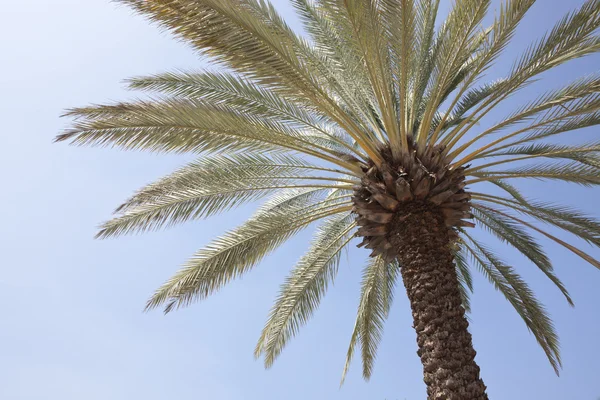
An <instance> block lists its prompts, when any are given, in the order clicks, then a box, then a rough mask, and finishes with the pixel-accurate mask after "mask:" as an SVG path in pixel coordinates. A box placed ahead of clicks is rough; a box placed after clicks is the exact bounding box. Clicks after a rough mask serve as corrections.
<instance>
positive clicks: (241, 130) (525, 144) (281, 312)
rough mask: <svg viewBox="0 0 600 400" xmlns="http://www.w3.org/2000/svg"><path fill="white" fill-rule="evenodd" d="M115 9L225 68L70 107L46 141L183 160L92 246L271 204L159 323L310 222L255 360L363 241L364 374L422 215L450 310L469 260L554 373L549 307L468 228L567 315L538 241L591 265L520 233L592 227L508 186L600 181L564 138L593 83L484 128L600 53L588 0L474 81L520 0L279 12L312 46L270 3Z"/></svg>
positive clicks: (186, 276) (599, 227) (413, 1)
mask: <svg viewBox="0 0 600 400" xmlns="http://www.w3.org/2000/svg"><path fill="white" fill-rule="evenodd" d="M119 2H120V3H124V4H126V5H128V6H130V7H132V8H133V9H134V10H135V11H137V12H138V13H140V14H142V15H145V16H147V17H148V18H149V19H151V20H153V21H154V22H156V23H158V24H159V25H160V26H161V27H163V28H164V29H167V30H168V31H170V32H173V33H174V34H175V35H176V36H177V37H178V38H180V39H182V40H184V41H185V42H187V43H189V44H190V45H192V46H193V48H194V49H196V50H197V51H199V52H201V53H202V54H205V55H208V56H209V57H210V58H211V59H212V60H214V61H216V62H218V63H219V64H220V65H222V66H224V67H226V68H227V71H231V72H211V71H200V72H167V73H162V74H158V75H153V76H144V77H137V78H133V79H130V80H129V81H128V85H129V87H131V88H133V89H138V90H144V91H148V92H151V93H154V94H156V95H155V96H154V97H150V98H149V99H148V100H146V101H135V102H130V103H118V104H111V105H94V106H90V107H82V108H75V109H72V110H69V111H68V112H67V114H66V115H68V116H70V117H73V119H74V120H73V123H72V126H71V128H69V129H68V130H67V131H66V132H64V133H63V134H61V135H59V136H58V137H57V140H59V141H62V140H68V141H71V142H72V143H74V144H76V145H99V146H113V147H118V148H122V149H129V150H133V149H136V150H138V149H139V150H147V151H155V152H163V153H165V152H172V153H173V152H175V153H193V154H197V155H198V159H197V160H196V161H194V162H192V163H190V164H188V165H186V166H184V167H183V168H181V169H180V170H178V171H175V172H174V173H172V174H171V175H169V176H167V177H165V178H162V179H160V180H159V181H157V182H155V183H152V184H150V185H148V186H146V187H144V188H142V189H140V190H139V191H138V192H136V193H135V194H134V195H133V196H132V197H131V198H129V199H128V200H126V201H125V202H124V203H123V204H122V205H121V206H119V207H118V208H117V210H116V211H115V213H116V215H115V217H114V218H113V219H111V220H110V221H108V222H106V223H105V224H104V225H102V227H101V229H100V231H99V233H98V237H100V238H108V237H114V236H118V235H122V234H129V233H135V232H143V231H147V230H151V229H159V228H163V227H167V226H171V225H174V224H177V223H182V222H185V221H189V220H197V219H204V218H208V217H210V216H212V215H215V214H218V213H221V212H224V211H227V210H230V209H232V208H233V207H236V206H239V205H241V204H244V203H248V202H253V201H257V200H260V199H264V198H266V197H270V198H269V199H268V200H267V201H266V202H265V203H264V204H262V205H261V206H260V207H259V209H258V210H257V211H256V213H255V214H254V215H253V216H252V217H251V218H250V219H249V220H248V221H247V222H245V223H244V224H242V225H241V226H240V227H238V228H236V229H233V230H231V231H229V232H226V233H225V234H223V235H222V236H220V237H219V238H217V239H215V240H214V241H213V242H212V243H210V244H209V245H208V246H206V247H205V248H203V249H201V250H199V251H198V252H197V253H196V254H195V255H194V256H193V257H192V258H191V259H190V260H189V261H188V262H187V263H186V264H185V265H184V266H183V268H182V269H181V270H180V271H179V272H177V273H176V274H175V275H174V276H173V277H172V278H170V279H169V280H168V281H167V282H166V283H165V284H164V285H162V286H161V287H160V288H159V289H158V290H157V291H156V293H155V294H154V295H153V296H152V297H151V299H150V300H149V301H148V303H147V308H148V309H152V308H155V307H159V306H164V307H165V311H166V312H169V311H171V310H173V309H176V308H178V307H182V306H187V305H189V304H191V303H192V302H194V301H197V300H201V299H203V298H205V297H207V296H209V295H210V294H212V293H214V292H215V291H217V290H218V289H220V288H221V287H223V286H224V285H225V284H227V283H228V282H230V281H231V280H232V279H235V278H237V277H240V276H242V275H243V274H245V273H247V272H249V271H250V270H252V269H253V268H254V267H255V266H257V265H258V264H259V263H260V261H261V260H262V259H263V258H264V257H265V256H266V255H267V254H269V253H270V252H272V251H274V250H275V249H276V248H277V247H279V246H280V245H281V244H283V243H284V242H285V241H286V240H288V239H289V238H291V237H292V236H294V235H295V234H296V233H298V232H299V231H301V230H302V229H305V228H307V227H308V226H311V225H312V223H313V222H316V221H321V224H320V225H319V227H318V229H317V232H316V234H315V236H314V239H313V242H312V244H311V246H310V248H309V250H308V251H307V253H306V254H305V256H303V257H302V258H301V259H300V261H299V262H298V263H297V264H296V266H295V267H294V268H293V270H292V272H291V274H290V276H289V277H288V278H287V279H286V281H285V282H284V284H283V286H282V288H281V292H280V294H279V296H278V297H277V299H276V302H275V305H274V307H273V309H272V310H271V313H270V315H269V318H268V321H267V323H266V326H265V328H264V330H263V332H262V335H261V337H260V339H259V342H258V344H257V347H256V350H255V353H256V355H257V356H264V359H265V363H266V365H271V364H272V363H273V361H274V360H275V358H276V357H277V356H278V355H279V354H280V352H281V351H282V349H283V348H284V346H285V344H286V343H287V342H288V340H289V339H290V338H292V337H293V336H294V335H295V334H296V333H297V332H298V329H299V328H300V327H301V326H302V325H303V324H304V323H305V322H306V321H307V320H308V319H309V318H310V316H311V315H312V313H313V312H314V310H315V309H316V308H317V307H318V305H319V302H320V300H321V298H322V296H323V295H324V294H325V292H326V290H327V288H328V286H329V285H330V284H331V282H332V281H333V280H334V278H335V276H336V272H337V270H338V268H339V265H340V254H341V252H342V251H343V249H344V248H346V247H347V246H349V245H351V244H352V243H355V244H356V243H357V242H355V241H354V239H355V238H357V237H360V238H362V242H361V245H362V246H365V247H367V248H369V249H370V250H371V251H372V253H371V258H370V260H369V262H368V264H367V265H366V266H365V269H364V274H363V281H362V290H361V294H360V303H359V309H358V315H357V319H356V324H355V329H354V332H353V333H352V339H351V343H350V346H349V350H348V357H347V364H346V368H345V370H344V374H345V371H346V370H347V368H348V365H349V362H350V360H351V359H352V357H353V354H354V351H355V348H356V346H359V347H360V351H361V357H362V360H363V374H364V376H365V377H366V378H368V377H370V375H371V373H372V368H373V362H374V359H375V353H376V350H377V344H378V342H379V340H380V338H381V334H382V329H383V324H384V321H385V319H386V317H387V315H388V312H389V310H390V305H391V302H392V299H393V294H394V291H395V285H396V281H397V277H398V274H399V270H400V269H401V268H402V263H401V262H400V261H399V260H400V259H401V258H399V257H398V250H397V249H398V246H400V245H401V244H398V243H396V242H395V241H394V239H393V238H394V237H395V236H392V235H391V232H392V231H393V232H394V234H396V231H395V230H394V229H397V228H395V227H397V226H401V225H402V224H403V223H404V224H406V226H409V227H410V226H413V225H414V224H418V223H419V221H423V219H422V218H421V216H422V215H425V214H424V213H429V214H428V215H430V216H431V218H432V221H434V222H435V221H437V222H439V223H440V224H442V225H443V226H445V228H444V232H443V235H446V236H444V237H446V238H447V239H448V241H449V246H450V249H451V252H452V254H453V256H454V262H455V265H456V273H457V276H458V279H459V282H460V284H461V286H460V289H461V295H462V302H463V303H462V305H463V307H464V308H465V309H466V310H468V309H469V293H470V291H472V277H471V270H472V268H473V267H475V268H477V269H478V270H479V271H481V272H482V273H483V274H484V275H485V276H486V277H487V279H488V280H489V281H490V282H491V283H492V284H493V285H494V286H495V287H496V289H497V290H499V291H500V292H501V293H502V294H503V295H504V296H505V297H506V299H507V300H508V301H509V302H510V303H511V304H512V306H513V307H514V308H515V310H516V311H517V312H518V313H519V315H520V316H521V317H522V318H523V320H524V322H525V324H526V325H527V327H528V328H529V330H530V331H531V332H532V333H533V334H534V336H535V338H536V339H537V341H538V343H539V344H540V346H541V347H542V349H543V350H544V352H545V353H546V355H547V357H548V359H549V361H550V363H551V364H552V366H553V367H554V369H555V370H556V371H557V373H558V370H559V368H560V364H561V361H560V355H559V343H558V337H557V335H556V332H555V329H554V327H553V324H552V322H551V320H550V318H549V317H548V314H547V312H546V310H545V309H544V307H543V306H542V304H541V303H540V302H539V301H538V300H537V299H536V297H535V295H534V294H533V293H532V291H531V289H530V288H529V287H528V285H527V284H526V283H525V282H524V280H523V279H522V278H521V277H520V276H519V274H518V271H517V268H514V267H513V266H511V265H509V264H507V263H506V262H504V261H503V260H502V259H501V258H500V257H499V256H498V255H497V254H495V253H494V252H493V251H492V250H491V247H490V246H488V245H487V244H484V243H482V242H481V241H480V240H478V239H477V235H476V231H473V230H472V229H471V228H472V227H474V226H478V227H481V228H484V229H486V230H487V231H489V232H491V233H492V234H493V235H495V236H496V237H497V238H498V239H499V240H500V241H501V242H503V243H504V244H506V245H509V246H512V247H514V248H515V249H517V250H518V251H519V252H521V253H522V254H523V255H524V256H525V257H526V258H527V259H529V260H530V261H531V262H532V263H533V264H534V265H536V266H537V267H538V268H539V269H540V270H541V271H542V273H544V274H545V275H546V276H547V277H548V278H549V279H550V280H551V281H552V282H553V283H554V284H555V285H556V286H557V287H558V289H559V290H560V291H561V292H562V294H563V295H564V297H565V298H566V300H567V301H568V302H569V303H570V304H572V300H571V298H570V296H569V294H568V292H567V290H566V288H565V287H564V286H563V284H562V283H561V281H560V280H559V278H558V277H557V276H556V275H555V274H554V271H553V267H552V263H551V260H550V259H549V258H548V257H547V255H546V254H545V252H544V250H543V248H542V246H541V245H540V244H539V243H538V241H537V237H539V236H542V237H545V238H547V239H549V240H551V241H552V242H554V243H556V244H558V245H560V246H562V247H564V248H565V249H566V250H568V251H570V252H572V253H574V254H576V255H578V256H579V257H581V259H583V260H584V261H586V262H588V263H590V264H592V265H593V266H595V267H597V268H600V262H599V261H598V260H596V259H594V258H592V257H591V256H590V255H588V254H587V253H585V252H584V251H582V250H581V249H580V248H578V247H577V246H575V245H573V244H571V243H572V242H571V239H569V240H568V241H567V240H563V239H560V238H558V237H556V236H554V235H553V234H551V233H549V232H548V231H547V230H546V229H545V228H544V227H539V226H538V225H537V223H534V222H533V221H534V220H535V221H536V222H541V223H543V224H546V225H548V226H553V227H555V228H559V229H562V230H564V231H566V232H567V233H569V234H571V238H572V239H577V240H578V239H583V240H584V241H586V242H588V243H590V244H592V245H594V246H600V221H598V220H597V219H596V218H594V217H592V216H589V215H586V214H584V213H582V212H580V211H578V210H577V209H573V208H570V207H566V206H562V205H558V204H554V203H552V202H551V201H548V200H546V199H543V200H531V199H527V198H525V197H524V196H523V195H522V194H521V193H520V192H519V190H518V189H517V187H516V186H513V181H517V180H520V179H524V178H528V179H541V180H546V181H564V182H571V183H576V184H580V185H585V186H593V185H598V184H600V158H599V157H598V152H599V151H600V142H598V141H596V142H589V143H576V137H575V136H574V134H575V131H576V130H579V129H582V128H586V127H590V126H595V125H597V124H598V123H600V94H599V93H600V75H598V74H597V73H593V74H590V75H588V76H585V77H581V78H578V79H574V80H573V81H572V82H571V83H569V84H567V85H565V86H563V87H560V88H559V89H553V90H548V91H546V92H545V93H543V94H541V95H539V96H537V97H535V98H533V99H531V100H530V101H529V102H526V103H524V104H519V105H515V106H514V107H513V106H511V108H512V111H511V112H510V113H509V114H507V115H505V116H504V118H502V119H500V120H498V121H496V122H493V123H488V122H487V119H485V117H486V115H489V113H490V112H491V111H492V110H495V109H496V107H497V106H498V105H504V104H510V100H511V99H512V98H513V95H514V94H515V93H517V92H518V91H519V90H521V89H522V88H524V87H526V86H527V85H529V84H531V83H532V82H533V81H535V80H537V79H540V78H541V77H542V75H543V73H544V72H546V71H548V70H550V69H552V68H555V67H557V66H560V65H562V64H564V63H566V62H569V61H571V60H574V59H577V58H581V57H584V56H587V55H590V54H593V53H595V52H597V51H598V50H599V49H600V37H599V36H598V27H599V26H600V1H598V0H588V1H586V2H585V3H583V5H581V6H580V7H579V8H578V9H576V10H574V11H573V12H571V13H569V14H568V15H566V16H565V17H564V18H563V19H561V20H560V21H558V22H557V23H556V24H555V25H554V26H553V27H552V28H551V29H550V30H549V31H548V33H547V34H546V35H544V36H543V37H542V38H539V39H538V40H536V41H534V42H533V43H532V44H531V45H530V46H529V47H528V48H527V49H526V50H525V51H524V52H523V53H522V54H520V55H518V56H516V57H513V58H514V60H515V61H514V64H513V66H512V68H511V69H510V71H509V72H508V74H507V75H506V76H504V77H502V78H499V79H498V78H496V79H493V77H490V76H489V75H490V71H491V67H492V65H493V64H494V62H495V61H496V60H497V59H498V58H499V57H500V56H501V55H503V51H504V50H505V48H506V47H507V45H508V44H509V42H510V40H511V39H512V38H513V36H514V34H515V30H516V29H517V26H518V25H519V23H520V22H521V21H522V20H523V18H524V17H525V15H526V13H527V12H528V10H529V9H530V8H531V6H532V5H533V3H534V2H535V1H534V0H508V1H505V2H503V4H502V6H501V7H500V9H499V10H497V11H496V14H495V18H494V20H493V22H492V24H491V25H490V26H484V25H483V22H482V21H483V19H484V17H485V16H486V14H487V13H488V12H489V8H490V1H489V0H487V1H485V0H484V1H481V0H461V1H456V2H455V4H454V6H453V8H452V9H451V10H450V12H449V14H448V16H447V18H446V20H445V21H443V23H441V24H436V17H437V16H438V6H439V0H438V1H435V0H314V1H310V0H291V2H292V4H293V6H294V8H295V9H296V11H297V13H298V14H299V15H300V17H301V19H302V22H303V24H304V29H305V31H306V33H307V35H308V36H307V37H303V36H300V35H298V34H297V33H295V32H294V31H293V30H292V29H291V28H290V27H289V26H288V25H287V24H286V22H285V21H284V20H283V19H282V18H281V17H280V16H279V14H278V13H277V12H276V10H275V9H274V8H273V7H272V5H270V4H269V3H268V2H265V1H259V0H120V1H119ZM436 26H437V28H436ZM504 56H507V54H504ZM571 137H573V141H572V142H573V143H571V140H570V139H571ZM557 138H568V139H569V144H559V143H557V142H556V141H554V142H553V140H555V139H557ZM491 187H495V189H494V191H490V190H489V189H490V188H491ZM486 188H487V189H486ZM500 191H501V192H502V194H494V193H500ZM415 215H419V219H418V220H416V219H414V218H413V216H415ZM411 218H412V219H411ZM413 220H414V221H413ZM399 237H402V236H401V235H400V236H399Z"/></svg>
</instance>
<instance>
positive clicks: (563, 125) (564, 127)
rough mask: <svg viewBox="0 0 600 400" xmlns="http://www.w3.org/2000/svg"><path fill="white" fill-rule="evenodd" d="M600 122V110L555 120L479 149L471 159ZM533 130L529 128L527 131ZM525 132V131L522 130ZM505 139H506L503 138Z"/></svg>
mask: <svg viewBox="0 0 600 400" xmlns="http://www.w3.org/2000/svg"><path fill="white" fill-rule="evenodd" d="M599 124H600V112H593V113H590V114H584V115H580V116H575V117H570V118H568V119H566V120H565V121H560V122H555V123H553V124H550V125H549V126H541V127H539V128H537V129H533V132H530V133H529V134H527V135H525V136H524V137H523V138H521V139H518V140H515V141H513V142H509V143H506V144H503V145H494V146H491V148H489V149H488V150H482V151H478V152H477V154H475V155H473V156H472V157H471V159H473V160H476V159H478V158H485V157H488V156H492V155H494V154H495V153H496V152H499V151H502V150H504V149H507V148H510V147H512V146H517V145H521V144H523V143H529V142H532V141H536V140H541V139H545V138H548V137H551V136H554V135H558V134H561V133H565V132H571V131H574V130H578V129H583V128H588V127H590V126H595V125H599ZM530 130H532V129H531V128H528V129H527V131H530ZM520 133H523V132H520ZM502 141H504V140H502Z"/></svg>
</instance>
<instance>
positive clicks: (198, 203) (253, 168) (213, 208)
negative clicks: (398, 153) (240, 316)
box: [98, 155, 356, 238]
mask: <svg viewBox="0 0 600 400" xmlns="http://www.w3.org/2000/svg"><path fill="white" fill-rule="evenodd" d="M311 172H312V173H315V172H317V173H323V172H326V173H330V174H331V173H332V172H336V173H339V172H341V171H335V170H330V169H327V168H323V167H318V166H316V165H312V164H310V163H309V162H307V161H305V160H303V159H301V158H298V157H292V156H287V155H281V156H271V157H265V156H258V155H232V156H229V157H228V156H221V155H215V156H207V157H203V158H202V159H200V160H198V161H195V162H192V163H190V164H188V165H186V166H185V167H183V168H181V169H180V170H178V171H175V172H174V173H173V174H171V175H169V176H167V177H165V178H163V179H160V180H159V181H157V182H155V183H152V184H150V185H148V186H146V187H144V188H142V189H141V190H139V191H138V192H137V193H136V194H135V195H134V196H132V197H131V198H130V199H128V200H127V201H126V202H125V203H123V204H122V205H121V206H120V207H119V208H117V210H116V213H118V216H117V217H115V218H114V219H112V220H110V221H108V222H106V223H105V224H103V225H102V228H101V230H100V232H99V233H98V237H100V238H106V237H111V236H116V235H122V234H127V233H133V232H142V231H147V230H154V229H159V228H161V227H163V226H165V225H166V226H172V225H174V224H178V223H182V222H185V221H188V220H191V219H201V218H207V217H210V216H212V215H215V214H218V213H221V212H224V211H227V210H230V209H231V208H234V207H237V206H239V205H241V204H244V203H247V202H250V201H255V200H258V199H260V198H263V197H265V196H267V195H269V194H271V193H273V192H274V191H276V190H280V189H285V188H293V187H305V188H314V189H319V188H327V187H337V186H338V185H339V184H343V183H344V182H345V183H346V184H349V183H352V182H356V181H352V180H348V179H346V178H339V177H334V176H329V177H328V176H311V175H309V174H310V173H311ZM319 180H326V181H330V182H331V183H330V184H319V183H317V181H319Z"/></svg>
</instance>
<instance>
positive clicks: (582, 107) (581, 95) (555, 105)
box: [451, 75, 600, 164]
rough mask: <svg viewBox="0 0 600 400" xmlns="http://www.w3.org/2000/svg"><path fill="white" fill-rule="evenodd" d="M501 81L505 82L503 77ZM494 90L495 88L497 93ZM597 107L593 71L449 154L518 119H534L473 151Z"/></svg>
mask: <svg viewBox="0 0 600 400" xmlns="http://www.w3.org/2000/svg"><path fill="white" fill-rule="evenodd" d="M503 82H504V84H506V81H503ZM497 92H498V90H497V91H496V93H497ZM598 108H600V77H599V76H597V75H594V76H591V77H587V78H583V79H579V80H578V81H576V82H574V83H572V84H570V85H567V86H565V87H563V88H561V89H558V90H553V91H551V92H548V93H545V94H543V95H541V96H539V97H538V98H537V99H536V100H534V101H533V102H531V103H529V104H527V105H525V106H523V107H521V108H520V109H518V110H517V111H515V112H513V113H512V114H511V115H509V116H508V117H506V118H505V119H504V120H503V121H501V122H499V123H497V124H495V125H493V126H492V127H490V128H488V129H486V130H485V131H484V132H482V133H480V134H478V135H477V136H475V137H474V138H473V139H471V140H470V141H468V142H467V143H465V144H464V145H462V146H461V147H460V148H458V149H457V150H456V151H454V152H453V153H451V154H452V156H456V155H458V154H460V153H461V152H462V151H464V150H465V149H467V148H468V147H469V146H471V145H473V144H474V143H476V142H477V141H478V140H481V139H482V138H484V137H486V136H488V135H490V134H492V133H494V132H497V131H499V130H502V129H506V128H508V127H511V126H513V125H517V124H519V123H523V122H527V121H533V122H532V123H531V124H530V125H529V126H527V127H524V128H521V129H518V130H516V131H514V132H511V133H509V134H506V135H504V136H502V137H500V138H499V139H496V140H494V141H493V142H491V143H489V144H486V145H485V146H482V147H481V148H479V149H478V150H477V152H476V153H475V154H478V153H481V152H484V151H486V150H488V149H490V148H493V147H494V146H497V145H498V144H499V143H502V142H504V141H506V140H508V139H511V138H513V137H515V136H518V135H521V134H523V133H526V132H529V131H531V130H534V129H538V128H543V127H547V126H548V125H555V124H556V123H560V122H563V121H568V120H570V119H572V118H575V117H579V116H582V115H586V114H588V113H591V112H594V111H596V110H597V109H598ZM536 117H537V118H536ZM473 158H474V157H473V155H470V157H468V159H473ZM458 164H461V162H460V161H459V162H458Z"/></svg>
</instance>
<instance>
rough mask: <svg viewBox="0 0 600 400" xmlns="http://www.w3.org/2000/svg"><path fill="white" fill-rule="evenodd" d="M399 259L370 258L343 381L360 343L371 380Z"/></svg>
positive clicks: (365, 272) (366, 374)
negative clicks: (388, 262) (386, 260)
mask: <svg viewBox="0 0 600 400" xmlns="http://www.w3.org/2000/svg"><path fill="white" fill-rule="evenodd" d="M398 273H399V266H398V263H397V261H394V262H392V263H391V264H387V263H386V262H385V261H384V260H383V259H382V258H381V257H376V258H371V259H370V260H369V263H368V264H367V265H366V267H365V269H364V272H363V279H362V284H361V292H360V302H359V305H358V315H357V316H356V322H355V324H354V330H353V332H352V336H351V339H350V345H349V347H348V353H347V355H346V364H345V366H344V371H343V374H342V383H343V382H344V379H345V377H346V373H347V372H348V369H349V367H350V363H351V361H352V357H353V356H354V350H355V347H356V345H357V344H359V345H360V346H361V355H362V363H363V377H364V378H365V379H369V378H370V377H371V374H372V372H373V364H374V362H375V356H376V353H377V347H378V345H379V342H380V341H381V335H382V332H383V325H384V322H385V320H386V319H387V317H388V314H389V312H390V307H391V304H392V300H393V296H394V287H395V284H396V279H397V278H398Z"/></svg>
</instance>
